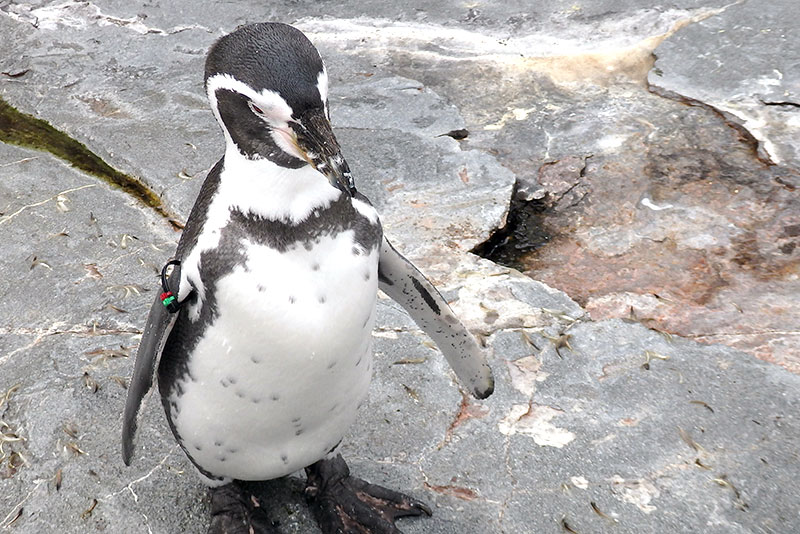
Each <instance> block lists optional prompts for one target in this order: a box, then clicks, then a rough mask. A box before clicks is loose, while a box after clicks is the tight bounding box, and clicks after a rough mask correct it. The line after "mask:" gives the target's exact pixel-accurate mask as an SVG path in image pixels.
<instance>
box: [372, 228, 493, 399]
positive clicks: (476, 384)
mask: <svg viewBox="0 0 800 534" xmlns="http://www.w3.org/2000/svg"><path fill="white" fill-rule="evenodd" d="M378 281H379V285H380V288H381V290H383V292H384V293H386V294H387V295H389V296H390V297H391V298H392V300H394V301H395V302H397V303H398V304H400V305H401V306H402V307H403V308H405V310H406V311H407V312H408V314H409V315H410V316H411V318H412V319H414V322H415V323H417V325H418V326H419V327H420V328H422V330H423V331H424V332H425V333H426V334H428V335H429V336H430V337H431V339H433V341H434V342H435V343H436V346H437V347H439V350H441V351H442V354H444V357H445V358H446V359H447V362H448V363H449V364H450V367H452V368H453V371H455V373H456V376H458V379H459V380H460V381H461V382H462V383H464V384H465V385H467V386H468V387H469V390H470V393H472V395H474V396H475V397H476V398H478V399H485V398H486V397H488V396H489V395H491V394H492V392H493V391H494V377H493V376H492V370H491V368H490V367H489V364H487V363H486V357H485V356H484V355H483V352H482V351H481V349H480V347H479V346H478V343H477V342H476V341H475V338H474V337H472V334H470V333H469V331H468V330H467V329H466V327H465V326H464V325H463V324H462V323H461V321H459V320H458V318H457V317H456V316H455V314H454V313H453V311H452V310H451V309H450V306H448V305H447V302H446V301H445V300H444V298H442V296H441V295H440V294H439V292H438V291H437V290H436V288H435V287H434V286H433V284H431V283H430V281H428V279H427V278H425V276H424V275H423V274H422V273H421V272H419V270H418V269H417V268H416V267H414V265H413V264H412V263H411V262H410V261H408V260H407V259H406V258H404V257H403V255H402V254H400V253H399V252H397V250H395V248H394V247H393V246H392V244H391V243H389V241H388V240H387V239H386V237H385V236H384V238H383V242H382V243H381V250H380V257H379V260H378Z"/></svg>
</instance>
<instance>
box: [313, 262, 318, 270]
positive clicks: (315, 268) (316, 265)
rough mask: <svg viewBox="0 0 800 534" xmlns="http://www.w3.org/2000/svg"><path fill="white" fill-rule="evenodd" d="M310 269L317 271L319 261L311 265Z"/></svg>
mask: <svg viewBox="0 0 800 534" xmlns="http://www.w3.org/2000/svg"><path fill="white" fill-rule="evenodd" d="M311 270H312V271H319V263H315V264H314V265H312V266H311Z"/></svg>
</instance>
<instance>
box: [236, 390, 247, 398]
mask: <svg viewBox="0 0 800 534" xmlns="http://www.w3.org/2000/svg"><path fill="white" fill-rule="evenodd" d="M236 396H237V397H239V398H240V399H243V398H245V396H246V395H245V394H244V391H237V392H236Z"/></svg>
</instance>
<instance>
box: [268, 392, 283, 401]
mask: <svg viewBox="0 0 800 534" xmlns="http://www.w3.org/2000/svg"><path fill="white" fill-rule="evenodd" d="M270 398H271V399H272V400H274V401H277V400H280V398H281V396H280V395H278V394H277V393H273V394H272V395H271V396H270Z"/></svg>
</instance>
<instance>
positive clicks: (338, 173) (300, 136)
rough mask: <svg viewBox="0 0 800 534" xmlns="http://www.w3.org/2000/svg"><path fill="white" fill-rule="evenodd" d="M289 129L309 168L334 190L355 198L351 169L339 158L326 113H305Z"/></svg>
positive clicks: (315, 111)
mask: <svg viewBox="0 0 800 534" xmlns="http://www.w3.org/2000/svg"><path fill="white" fill-rule="evenodd" d="M292 126H293V127H294V129H295V134H296V136H297V148H298V149H299V150H300V153H301V154H304V155H305V157H306V161H307V162H308V163H309V165H311V166H312V167H314V168H315V169H316V170H318V171H319V172H321V173H322V174H324V175H325V177H326V178H327V179H328V181H329V182H330V183H331V185H332V186H333V187H335V188H337V189H340V190H342V191H344V192H345V193H348V194H349V195H351V196H352V195H353V194H355V185H354V184H353V177H352V176H351V174H350V167H349V166H348V165H347V162H346V161H345V159H344V157H343V156H342V152H341V149H340V148H339V142H338V141H337V140H336V137H335V136H334V135H333V129H332V128H331V123H330V121H329V120H328V118H327V117H326V116H325V112H324V111H323V110H322V109H311V110H308V111H306V112H305V113H303V115H301V116H300V118H299V120H297V121H296V122H295V123H293V124H292Z"/></svg>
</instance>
